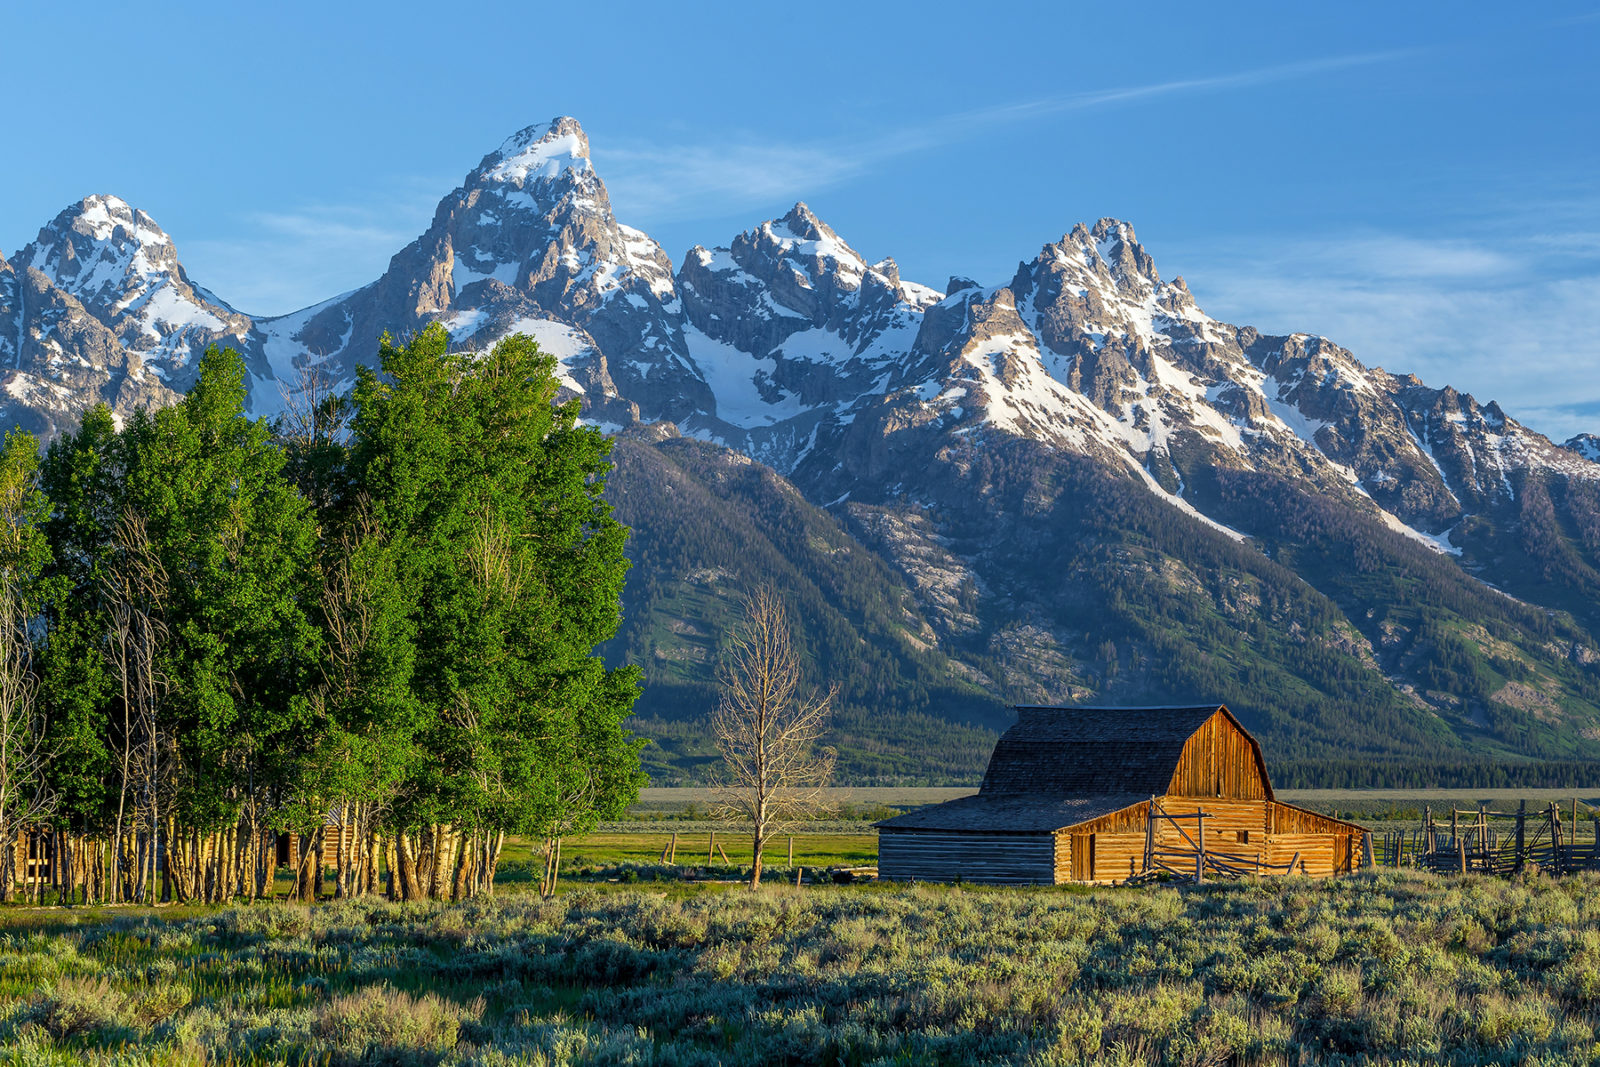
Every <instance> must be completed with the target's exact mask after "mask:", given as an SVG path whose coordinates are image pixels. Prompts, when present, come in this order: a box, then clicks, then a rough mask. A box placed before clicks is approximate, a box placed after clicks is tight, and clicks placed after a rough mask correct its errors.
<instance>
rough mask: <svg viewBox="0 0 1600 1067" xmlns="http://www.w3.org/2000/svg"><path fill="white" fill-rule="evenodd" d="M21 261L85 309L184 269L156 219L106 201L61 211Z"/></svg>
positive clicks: (87, 199) (99, 199)
mask: <svg viewBox="0 0 1600 1067" xmlns="http://www.w3.org/2000/svg"><path fill="white" fill-rule="evenodd" d="M17 258H18V263H19V264H20V265H21V266H23V267H25V268H27V267H31V268H33V269H34V270H37V271H41V272H42V273H43V274H44V275H45V276H46V277H48V278H49V279H50V281H51V282H53V283H54V284H55V285H57V286H59V287H60V288H62V289H64V290H66V291H67V292H69V293H71V294H72V295H73V296H75V297H77V298H78V299H79V300H82V301H83V302H84V303H85V304H92V303H95V302H97V301H102V300H104V299H106V298H107V297H111V298H113V299H114V298H115V297H116V296H117V295H119V294H120V293H121V291H122V290H124V289H125V288H126V287H127V286H128V284H129V282H130V280H132V279H135V278H137V279H143V280H148V279H152V278H155V277H165V276H169V275H173V274H175V273H177V272H178V270H179V269H180V268H179V267H178V257H177V254H176V253H175V251H174V250H173V247H172V239H171V238H170V237H168V236H167V235H166V232H165V231H163V230H162V229H161V227H160V226H157V225H156V221H155V219H153V218H151V217H150V216H149V215H147V214H146V213H145V212H143V211H140V210H139V209H137V208H135V207H132V206H131V205H130V204H128V202H127V201H125V200H122V199H121V198H119V197H115V196H107V195H97V196H87V197H84V198H83V199H82V200H81V201H79V202H78V203H76V204H74V205H72V206H71V207H69V208H67V209H66V210H65V211H62V212H61V214H59V215H57V216H56V217H55V218H54V219H53V220H51V222H50V224H49V225H48V226H45V227H44V228H43V229H41V230H40V231H39V236H38V237H36V238H35V239H34V241H33V243H32V244H30V245H28V246H27V247H26V248H24V249H23V250H22V252H21V253H20V254H19V255H18V257H17Z"/></svg>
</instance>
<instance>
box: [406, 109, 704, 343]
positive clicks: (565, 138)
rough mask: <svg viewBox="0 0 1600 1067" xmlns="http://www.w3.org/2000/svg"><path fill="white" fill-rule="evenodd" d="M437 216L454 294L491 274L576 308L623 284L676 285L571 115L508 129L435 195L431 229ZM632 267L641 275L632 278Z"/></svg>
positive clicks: (547, 301) (546, 302)
mask: <svg viewBox="0 0 1600 1067" xmlns="http://www.w3.org/2000/svg"><path fill="white" fill-rule="evenodd" d="M452 201H453V202H452ZM440 222H444V223H445V224H446V228H447V229H448V231H449V233H448V237H449V246H450V247H449V252H450V258H451V259H452V268H453V269H452V279H451V282H452V288H453V294H457V293H460V292H461V290H462V289H464V288H466V287H467V286H468V285H472V284H475V283H477V282H481V281H491V280H492V281H494V282H497V283H499V284H500V285H504V286H508V287H511V288H514V289H517V290H520V291H522V292H524V293H526V294H527V295H528V296H530V297H532V298H533V299H534V300H535V301H536V302H537V303H539V304H540V305H541V306H542V307H545V308H549V309H555V308H557V307H560V306H561V305H564V304H570V305H573V306H572V310H573V311H575V312H577V313H579V314H583V313H586V312H588V311H591V310H592V309H593V308H594V307H595V305H597V304H598V303H599V302H601V301H603V300H605V299H606V298H607V297H608V294H611V293H614V292H616V291H619V290H622V289H628V288H636V289H638V290H640V295H641V296H645V297H647V298H649V299H653V300H658V301H668V302H670V301H671V300H672V299H673V298H674V296H675V295H676V294H675V293H674V292H673V286H672V261H671V260H670V259H669V258H668V257H667V255H666V253H665V252H663V251H662V250H661V247H660V246H659V245H657V244H656V242H655V241H654V240H652V239H651V238H650V237H649V236H647V235H646V234H644V233H642V232H640V231H639V230H635V229H633V228H631V227H628V226H624V225H622V224H621V223H619V222H618V221H617V220H616V218H615V217H614V216H613V214H612V211H611V200H610V197H609V196H608V195H607V193H606V187H605V183H604V182H603V181H601V180H600V176H599V175H598V174H597V173H596V172H595V169H594V164H593V163H592V162H591V161H590V159H589V138H588V136H587V135H586V134H585V133H584V132H583V127H582V126H580V125H579V124H578V121H577V120H576V119H573V118H568V117H558V118H555V119H552V120H550V121H549V122H546V123H540V124H538V125H535V126H529V127H527V128H526V129H523V130H521V131H519V132H517V133H515V134H513V135H512V136H511V137H509V138H507V139H506V141H505V143H504V144H502V145H501V146H500V147H499V148H498V149H497V150H496V151H494V152H491V153H489V155H487V156H485V157H484V158H483V162H482V163H480V164H479V165H478V168H477V170H475V171H474V172H473V173H472V174H470V175H468V176H467V179H466V181H465V182H464V183H463V185H462V188H461V189H460V190H458V192H457V194H456V196H455V197H454V198H447V199H446V201H445V203H443V204H441V205H440V218H438V219H436V221H435V229H438V228H439V223H440ZM630 276H631V278H632V280H634V281H635V282H637V283H640V284H636V285H633V286H630V285H629V284H628V282H629V280H630Z"/></svg>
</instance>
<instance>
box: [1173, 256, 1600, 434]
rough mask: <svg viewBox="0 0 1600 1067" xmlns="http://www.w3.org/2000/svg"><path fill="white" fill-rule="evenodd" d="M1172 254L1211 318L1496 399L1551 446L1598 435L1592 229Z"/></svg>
mask: <svg viewBox="0 0 1600 1067" xmlns="http://www.w3.org/2000/svg"><path fill="white" fill-rule="evenodd" d="M1179 258H1180V259H1182V260H1184V261H1185V266H1186V268H1187V269H1188V270H1189V271H1190V275H1191V277H1190V281H1191V288H1193V290H1194V291H1195V295H1196V299H1197V300H1198V301H1199V302H1200V304H1201V305H1202V306H1203V307H1205V308H1206V310H1207V311H1208V312H1210V313H1211V314H1213V315H1216V316H1218V317H1219V318H1223V319H1226V320H1228V321H1233V322H1240V323H1250V324H1252V325H1255V326H1257V327H1258V328H1260V329H1261V330H1263V331H1264V332H1268V333H1291V332H1309V333H1317V334H1321V335H1323V336H1325V337H1329V338H1331V339H1332V340H1334V341H1335V342H1337V343H1338V344H1340V345H1343V346H1344V347H1346V348H1348V349H1350V350H1351V351H1352V352H1354V353H1355V354H1356V356H1357V357H1358V358H1360V359H1361V360H1362V361H1363V362H1365V363H1367V364H1369V365H1377V366H1382V367H1384V368H1386V369H1387V370H1389V371H1391V372H1393V373H1396V374H1405V373H1411V374H1416V375H1417V376H1418V377H1420V378H1422V379H1423V381H1425V382H1427V383H1429V384H1430V385H1434V386H1443V385H1452V386H1455V387H1456V388H1458V389H1461V390H1463V391H1465V392H1470V393H1473V394H1474V395H1476V396H1477V397H1478V399H1479V400H1480V401H1488V400H1498V401H1499V402H1500V404H1501V405H1502V406H1503V407H1504V408H1505V409H1506V410H1507V411H1508V412H1509V413H1511V414H1512V415H1513V416H1514V417H1516V418H1518V419H1520V420H1522V421H1523V422H1525V423H1527V424H1528V425H1530V426H1532V427H1533V428H1534V429H1537V430H1539V431H1541V432H1543V433H1546V434H1548V435H1549V436H1551V437H1552V438H1554V439H1555V440H1557V441H1561V440H1565V439H1566V438H1568V437H1570V436H1572V435H1573V434H1576V433H1580V432H1591V433H1593V432H1600V331H1597V330H1596V328H1595V327H1596V321H1595V319H1596V309H1600V233H1586V232H1575V233H1563V234H1553V235H1552V234H1504V233H1501V234H1495V235H1493V236H1491V237H1488V238H1485V239H1484V240H1482V241H1479V242H1471V241H1465V240H1459V239H1449V240H1435V239H1428V238H1421V237H1412V236H1404V235H1394V234H1382V233H1369V234H1358V235H1353V236H1344V237H1339V238H1335V239H1327V240H1299V241H1287V242H1277V241H1269V240H1265V239H1263V240H1259V241H1255V242H1251V243H1248V244H1241V245H1235V246H1233V247H1227V248H1218V247H1215V246H1211V247H1207V248H1203V249H1200V248H1197V249H1194V250H1192V254H1188V255H1180V256H1179Z"/></svg>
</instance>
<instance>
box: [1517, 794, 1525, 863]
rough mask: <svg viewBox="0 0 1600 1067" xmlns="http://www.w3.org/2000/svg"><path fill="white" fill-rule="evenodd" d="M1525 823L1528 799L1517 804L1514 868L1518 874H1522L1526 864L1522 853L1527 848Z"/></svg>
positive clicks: (1523, 799)
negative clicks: (1515, 860)
mask: <svg viewBox="0 0 1600 1067" xmlns="http://www.w3.org/2000/svg"><path fill="white" fill-rule="evenodd" d="M1527 821H1528V798H1527V797H1523V798H1522V800H1520V801H1518V802H1517V862H1516V868H1517V873H1518V874H1521V873H1522V871H1523V868H1524V867H1526V866H1527V863H1528V857H1527V856H1526V855H1524V853H1523V850H1524V848H1525V847H1526V846H1527V831H1526V829H1525V827H1526V823H1527Z"/></svg>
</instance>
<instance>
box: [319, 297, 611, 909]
mask: <svg viewBox="0 0 1600 1067" xmlns="http://www.w3.org/2000/svg"><path fill="white" fill-rule="evenodd" d="M380 360H381V371H371V370H363V371H361V372H360V375H359V378H358V380H357V383H356V386H355V389H354V392H353V397H352V401H353V417H352V420H351V428H352V452H351V479H350V481H351V484H352V486H354V487H356V488H357V489H358V491H359V492H360V493H362V494H364V497H365V499H367V500H368V501H369V502H370V507H371V515H372V518H373V521H374V523H375V524H376V527H377V529H378V530H380V531H381V532H382V535H383V537H384V538H385V539H386V540H387V543H388V544H389V545H390V546H391V547H392V549H393V550H395V551H396V553H397V554H396V556H395V557H394V558H395V560H396V566H397V576H398V578H399V581H400V584H401V586H402V587H403V588H404V589H406V590H408V591H409V592H410V595H411V597H412V598H413V600H412V612H413V617H414V620H415V626H416V638H415V656H414V661H413V673H412V681H411V689H412V694H413V695H414V698H415V700H416V702H417V704H418V706H419V708H420V709H421V721H420V724H419V725H420V729H419V732H418V735H417V736H418V742H419V745H420V747H421V750H422V751H421V753H420V756H421V759H420V760H419V763H418V774H417V775H416V776H415V777H414V778H413V779H412V781H411V782H410V783H409V786H408V788H407V790H406V791H405V794H404V796H403V797H401V798H399V801H398V803H397V806H396V809H395V813H394V819H395V822H396V825H397V826H400V827H402V828H404V829H405V830H406V831H407V832H405V833H402V834H401V835H400V837H399V841H398V853H399V854H398V860H399V868H400V872H399V873H400V877H401V882H402V885H401V887H400V891H401V892H402V894H403V895H406V896H433V895H443V894H444V893H446V892H449V893H451V894H452V895H459V894H460V893H461V892H463V891H467V889H468V886H467V883H471V882H472V881H473V879H474V878H476V879H477V880H478V882H479V883H480V884H481V883H485V882H487V881H488V880H490V879H492V872H493V865H494V861H495V858H496V856H497V853H498V847H499V842H500V841H501V840H502V839H503V835H504V834H505V833H506V832H516V833H523V834H531V835H535V836H539V837H544V838H546V839H553V838H559V836H561V835H562V834H565V833H570V832H573V831H574V830H578V829H581V828H583V827H585V826H589V825H592V824H593V822H594V821H595V820H596V819H598V818H601V817H604V816H605V815H608V814H613V813H616V812H620V811H621V810H622V809H624V808H625V807H626V805H627V804H628V803H630V802H631V801H632V800H633V799H634V797H635V796H636V795H637V790H638V785H639V784H640V781H641V779H642V776H641V775H640V774H639V772H638V747H639V743H638V742H636V741H634V740H633V739H632V738H631V737H630V736H629V735H628V733H627V731H626V729H625V728H624V726H623V721H624V719H625V718H626V717H627V715H628V714H629V712H630V709H631V707H632V704H633V701H634V700H635V698H636V697H637V694H638V685H637V672H636V670H635V669H634V668H632V667H623V668H618V669H614V670H607V669H606V668H605V666H604V664H603V663H602V662H601V660H600V659H599V658H598V657H596V656H595V655H594V648H595V646H596V645H598V644H600V643H601V642H603V641H605V640H606V639H608V638H609V637H611V636H612V635H613V634H614V633H615V632H616V629H617V626H618V624H619V622H620V607H619V597H620V594H621V589H622V581H623V577H624V575H625V573H626V570H627V560H626V558H625V556H624V555H623V548H624V544H625V540H626V537H627V530H626V528H625V527H623V526H622V525H621V524H619V523H618V522H617V521H616V520H615V519H614V518H612V516H611V514H610V508H609V506H608V505H607V504H606V503H605V501H604V499H603V497H602V494H603V491H604V488H605V477H606V474H607V472H608V471H609V469H610V464H609V462H608V460H607V455H608V453H609V448H610V445H609V442H608V441H607V440H606V439H605V438H604V437H603V436H602V435H601V434H600V433H599V431H597V430H595V429H593V428H590V427H583V426H579V425H578V424H577V415H578V405H577V403H576V402H575V401H574V402H569V403H566V404H556V403H555V402H554V401H555V396H556V388H557V387H556V380H555V375H554V367H555V364H554V360H552V359H551V358H550V357H549V356H546V355H543V354H542V353H540V352H539V350H538V348H537V346H535V344H534V343H533V342H532V341H531V340H530V339H528V338H527V337H523V336H515V337H510V338H507V339H505V340H502V341H501V342H499V343H498V344H496V345H495V346H494V348H493V349H492V350H491V351H489V352H487V353H482V354H468V353H459V352H457V353H452V352H451V351H449V338H448V335H447V333H446V332H445V330H444V328H443V327H441V326H438V325H433V326H430V327H428V328H427V329H426V330H424V331H423V332H422V333H420V334H418V335H417V336H416V337H415V338H413V339H412V340H411V341H410V343H408V344H406V345H404V346H403V347H402V346H397V345H395V344H393V343H391V342H390V341H389V340H388V339H387V338H386V339H385V340H384V343H383V345H382V351H381V353H380Z"/></svg>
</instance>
